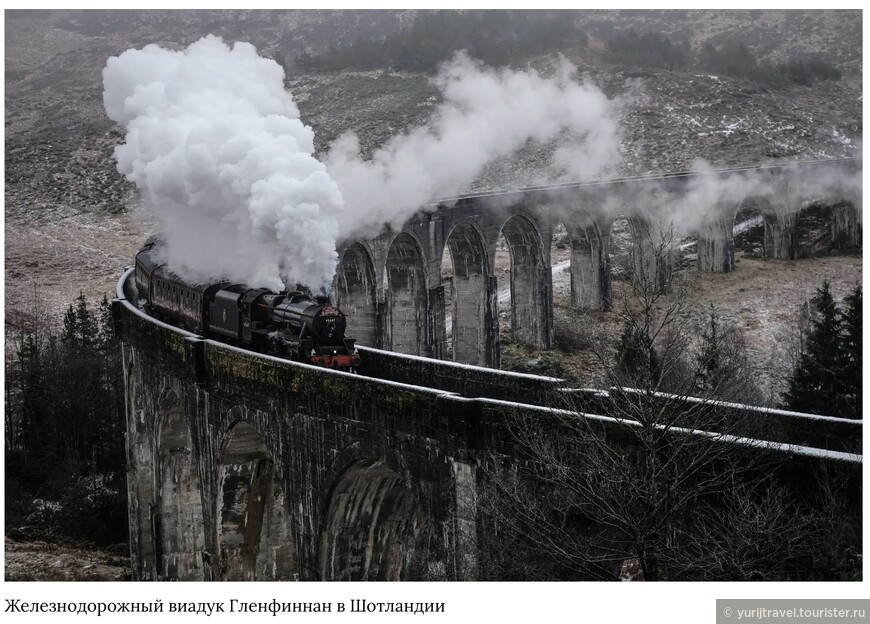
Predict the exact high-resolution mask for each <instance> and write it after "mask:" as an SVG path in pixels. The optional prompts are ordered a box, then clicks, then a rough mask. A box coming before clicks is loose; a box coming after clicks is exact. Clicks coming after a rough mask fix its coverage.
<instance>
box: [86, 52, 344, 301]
mask: <svg viewBox="0 0 870 624" xmlns="http://www.w3.org/2000/svg"><path fill="white" fill-rule="evenodd" d="M283 79H284V71H283V70H282V69H281V67H280V66H279V65H278V64H277V63H275V62H274V61H271V60H268V59H264V58H261V57H259V56H258V55H257V52H256V50H255V49H254V47H253V46H252V45H250V44H247V43H236V44H235V45H234V46H233V47H232V48H230V47H229V46H227V45H226V44H224V43H223V42H222V41H221V40H220V39H219V38H217V37H212V36H209V37H205V38H204V39H201V40H199V41H197V42H196V43H194V44H192V45H191V46H190V47H189V48H187V49H186V50H184V51H178V52H176V51H169V50H164V49H162V48H160V47H158V46H155V45H149V46H146V47H145V48H143V49H142V50H128V51H126V52H124V53H123V54H121V55H120V56H118V57H113V58H110V59H109V60H108V62H107V64H106V67H105V69H104V70H103V84H104V92H103V102H104V105H105V108H106V112H107V113H108V115H109V117H110V118H111V119H113V120H114V121H117V122H119V123H122V124H124V125H125V126H126V127H127V137H126V142H125V143H124V144H123V145H120V146H118V147H117V148H116V149H115V158H116V160H117V162H118V170H119V171H120V172H121V173H123V174H124V175H125V176H126V177H127V179H129V180H131V181H133V182H135V183H136V185H137V186H138V187H139V189H140V190H141V191H142V192H143V194H144V196H145V199H146V201H147V204H148V205H149V207H150V209H151V210H152V211H153V212H154V214H155V216H156V217H157V219H158V221H159V223H160V225H161V227H162V230H163V234H164V237H165V241H166V245H165V252H164V253H165V255H166V258H165V259H166V261H167V263H168V266H169V267H170V268H171V269H173V270H175V271H177V272H178V273H180V274H182V275H184V276H186V277H188V278H191V279H199V280H206V279H214V278H220V277H224V278H227V279H229V280H231V281H239V282H245V283H248V284H250V285H252V286H265V287H269V288H273V289H279V290H280V289H281V288H282V286H283V284H282V282H285V283H287V284H291V285H293V284H295V283H297V282H301V283H304V284H308V285H310V286H312V287H314V288H319V287H322V286H326V285H327V284H329V283H330V282H331V280H332V275H333V272H334V269H335V263H336V259H337V253H336V250H335V239H336V236H337V234H338V216H339V214H340V213H341V211H342V209H343V206H344V204H343V202H342V197H341V192H340V191H339V189H338V186H337V185H336V184H335V182H334V181H333V180H332V179H331V178H330V176H329V174H328V173H327V171H326V167H325V166H324V165H323V163H321V162H319V161H317V160H316V159H315V158H314V156H313V153H314V134H313V132H312V131H311V128H309V127H307V126H305V125H304V124H303V123H302V122H301V121H300V119H299V110H298V109H297V107H296V105H295V104H294V103H293V100H292V99H291V97H290V95H289V94H288V93H286V92H285V91H284V88H283Z"/></svg>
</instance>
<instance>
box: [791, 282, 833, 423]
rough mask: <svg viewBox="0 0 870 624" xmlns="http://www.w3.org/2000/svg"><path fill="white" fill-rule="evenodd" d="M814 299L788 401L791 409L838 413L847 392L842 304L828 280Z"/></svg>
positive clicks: (818, 412)
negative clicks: (832, 291)
mask: <svg viewBox="0 0 870 624" xmlns="http://www.w3.org/2000/svg"><path fill="white" fill-rule="evenodd" d="M811 303H812V305H813V308H814V309H815V311H816V318H815V319H813V321H812V323H811V326H810V331H809V333H808V334H807V337H806V341H805V343H804V344H803V346H802V349H801V355H800V362H799V363H798V365H797V367H796V368H795V370H794V372H793V374H792V377H791V379H790V380H789V386H788V390H787V391H786V393H785V403H786V406H787V407H788V408H790V409H793V410H796V411H799V412H809V413H812V414H827V415H836V413H837V411H838V410H837V407H836V406H837V405H838V404H839V402H840V397H841V395H842V394H843V383H842V379H841V371H842V367H841V360H842V357H841V354H840V334H841V327H840V325H841V322H840V315H839V312H840V311H839V308H838V306H837V302H836V301H835V300H834V296H833V295H832V294H831V287H830V284H829V283H828V281H827V280H825V281H824V282H823V283H822V286H821V288H819V289H818V290H817V291H816V295H815V296H814V297H813V298H812V300H811Z"/></svg>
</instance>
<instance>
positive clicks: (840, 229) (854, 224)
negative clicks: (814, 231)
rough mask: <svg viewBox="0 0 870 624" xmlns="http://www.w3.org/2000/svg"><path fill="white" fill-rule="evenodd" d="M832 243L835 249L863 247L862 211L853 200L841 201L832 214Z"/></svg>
mask: <svg viewBox="0 0 870 624" xmlns="http://www.w3.org/2000/svg"><path fill="white" fill-rule="evenodd" d="M831 245H832V246H833V247H834V249H856V248H860V247H861V213H860V211H859V209H858V208H856V207H855V205H854V204H853V203H852V202H840V203H839V204H837V205H836V206H834V209H833V211H832V214H831Z"/></svg>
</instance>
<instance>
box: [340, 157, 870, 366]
mask: <svg viewBox="0 0 870 624" xmlns="http://www.w3.org/2000/svg"><path fill="white" fill-rule="evenodd" d="M861 170H862V161H861V159H837V160H825V161H806V162H797V163H790V164H779V165H769V166H760V167H752V168H742V169H729V170H720V171H707V172H691V173H676V174H670V175H665V176H650V177H634V178H623V179H618V180H608V181H603V182H593V183H586V184H566V185H561V186H556V187H547V188H528V189H521V190H517V191H510V192H500V193H489V194H482V195H475V196H467V197H459V198H455V199H452V200H445V201H443V202H441V203H439V204H437V205H432V206H428V207H427V208H426V209H425V210H423V211H421V212H420V213H419V214H418V215H417V216H416V217H415V218H414V219H411V220H410V221H409V222H408V223H407V224H406V225H405V227H404V228H403V229H402V231H400V232H393V231H390V230H387V231H385V232H383V233H382V234H381V235H380V236H378V237H376V238H371V239H364V240H357V241H348V242H347V243H345V244H344V245H343V246H342V248H341V249H340V250H339V251H340V263H339V269H338V274H337V277H336V282H335V285H334V289H333V294H334V299H335V300H336V302H337V304H338V305H339V306H340V307H341V308H342V309H344V310H345V311H346V312H347V313H348V316H349V318H350V319H351V321H350V325H349V328H348V333H349V334H350V335H353V336H354V337H356V339H357V342H358V344H361V345H369V346H373V347H377V348H382V349H387V350H391V351H395V352H400V353H408V354H415V355H421V356H427V357H434V358H439V359H445V358H447V357H448V355H452V359H453V360H455V361H457V362H463V363H468V364H476V365H482V366H498V363H499V327H498V324H499V318H498V292H497V290H498V289H497V279H496V272H495V266H494V263H495V252H496V245H497V242H498V240H499V237H500V235H504V239H505V241H506V243H507V247H508V249H509V252H510V257H511V272H510V290H511V323H512V330H513V332H514V336H515V338H516V339H517V340H518V341H519V342H523V343H526V344H528V345H531V346H533V347H536V348H539V349H549V348H552V346H553V303H552V273H551V261H550V258H551V247H550V241H551V240H552V239H553V235H554V232H555V231H556V228H557V227H558V226H560V225H563V226H564V227H565V228H566V230H567V233H568V236H569V237H570V241H571V264H570V272H571V302H572V304H573V305H574V306H575V307H577V308H587V309H590V308H591V309H609V307H610V303H611V277H610V274H611V265H610V254H609V247H610V233H611V226H612V225H613V223H614V220H615V219H616V218H617V217H618V216H625V217H626V218H627V220H628V224H629V230H630V232H631V234H632V237H633V238H634V241H635V244H636V245H640V249H647V250H648V251H649V249H650V247H651V246H652V245H654V244H656V240H657V239H656V237H657V236H660V233H659V232H660V230H661V229H663V228H664V229H667V228H668V227H669V225H670V224H673V226H674V228H676V229H677V230H679V231H680V232H681V233H683V234H692V233H694V234H695V235H696V236H697V250H698V268H699V269H700V270H702V271H717V272H727V271H731V270H732V269H733V268H734V249H733V229H734V224H735V217H736V216H737V214H738V212H739V211H740V210H741V209H745V208H747V207H748V206H750V205H752V206H754V207H755V210H756V211H757V212H760V213H761V214H760V217H761V218H762V219H763V222H764V232H765V233H764V251H765V254H766V255H767V256H769V257H771V258H781V259H795V258H797V256H798V251H799V250H798V217H799V214H800V211H801V208H802V207H803V206H806V205H807V204H808V203H809V202H813V201H825V202H827V203H829V204H835V203H837V202H841V203H839V204H837V207H835V208H834V209H833V214H832V216H831V222H832V241H833V242H834V244H835V245H839V246H843V247H845V246H850V245H852V246H858V245H860V236H861V225H860V221H861ZM671 242H673V241H671ZM445 249H447V250H449V256H450V260H451V263H452V268H453V275H452V279H451V281H450V284H447V285H446V286H445V285H443V283H442V270H443V269H444V264H443V263H442V259H443V258H444V257H445ZM647 255H651V254H649V253H648V254H647ZM662 264H663V265H664V266H661V267H658V268H656V270H657V271H668V270H669V265H667V263H662ZM448 328H451V329H452V336H451V337H450V340H448V333H450V330H449V329H448ZM448 344H451V345H452V354H449V353H448Z"/></svg>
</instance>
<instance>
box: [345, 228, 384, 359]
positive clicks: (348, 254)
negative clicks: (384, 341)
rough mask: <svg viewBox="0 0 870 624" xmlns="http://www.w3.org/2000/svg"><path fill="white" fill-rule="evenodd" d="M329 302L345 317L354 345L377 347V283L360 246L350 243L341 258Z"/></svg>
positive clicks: (370, 263)
mask: <svg viewBox="0 0 870 624" xmlns="http://www.w3.org/2000/svg"><path fill="white" fill-rule="evenodd" d="M333 301H334V302H335V305H336V306H338V307H339V308H340V309H341V310H343V311H344V313H345V314H346V315H347V335H348V336H351V337H353V338H355V339H356V342H357V344H358V345H362V346H366V347H377V346H379V345H378V336H379V335H380V333H381V332H380V331H379V330H380V324H381V322H382V319H381V318H379V317H380V315H379V306H378V304H377V282H376V279H375V267H374V261H373V260H372V255H371V253H370V252H369V250H368V249H366V247H365V246H364V245H363V244H361V243H353V244H352V245H351V246H350V247H348V248H347V249H346V250H345V251H344V253H343V254H342V256H341V260H340V261H339V265H338V271H337V274H336V280H335V284H334V286H333Z"/></svg>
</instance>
